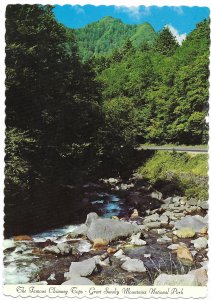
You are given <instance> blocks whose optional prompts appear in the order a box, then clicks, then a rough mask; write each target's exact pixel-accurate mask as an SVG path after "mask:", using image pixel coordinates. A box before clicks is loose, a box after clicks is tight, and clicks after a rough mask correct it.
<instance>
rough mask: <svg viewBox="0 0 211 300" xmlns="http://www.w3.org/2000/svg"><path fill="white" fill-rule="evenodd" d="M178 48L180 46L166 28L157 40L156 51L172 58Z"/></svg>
mask: <svg viewBox="0 0 211 300" xmlns="http://www.w3.org/2000/svg"><path fill="white" fill-rule="evenodd" d="M178 46H179V44H178V42H177V40H176V38H175V37H174V36H173V34H172V33H171V31H170V29H169V28H168V27H164V28H163V30H162V31H161V32H160V34H159V35H158V37H157V39H156V42H155V50H156V51H158V52H159V53H161V54H163V55H166V56H171V55H172V54H174V52H175V51H176V49H177V47H178Z"/></svg>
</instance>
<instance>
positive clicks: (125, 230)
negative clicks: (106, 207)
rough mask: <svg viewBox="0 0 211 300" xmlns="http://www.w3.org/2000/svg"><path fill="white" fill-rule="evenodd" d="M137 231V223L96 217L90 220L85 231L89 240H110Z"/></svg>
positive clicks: (138, 229)
mask: <svg viewBox="0 0 211 300" xmlns="http://www.w3.org/2000/svg"><path fill="white" fill-rule="evenodd" d="M138 231H140V228H139V226H138V225H137V224H131V223H128V222H124V221H120V220H113V219H96V220H93V221H92V223H91V225H90V227H89V229H88V231H87V237H88V239H89V240H90V241H94V240H95V239H98V238H100V239H104V240H107V241H112V240H117V239H118V238H120V237H127V236H130V235H132V234H133V233H137V232H138Z"/></svg>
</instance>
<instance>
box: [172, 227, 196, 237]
mask: <svg viewBox="0 0 211 300" xmlns="http://www.w3.org/2000/svg"><path fill="white" fill-rule="evenodd" d="M173 233H174V234H175V235H176V236H178V237H179V238H192V237H194V236H195V234H196V233H195V231H194V230H193V229H192V228H189V227H185V228H181V229H179V230H176V231H174V232H173Z"/></svg>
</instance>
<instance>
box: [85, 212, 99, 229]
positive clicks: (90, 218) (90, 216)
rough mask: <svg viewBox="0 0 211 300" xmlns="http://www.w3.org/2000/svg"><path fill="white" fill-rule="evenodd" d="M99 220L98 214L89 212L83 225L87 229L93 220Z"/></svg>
mask: <svg viewBox="0 0 211 300" xmlns="http://www.w3.org/2000/svg"><path fill="white" fill-rule="evenodd" d="M98 218H99V216H98V214H96V213H95V212H91V213H89V214H88V215H87V217H86V222H85V225H86V226H87V227H89V226H90V225H91V223H92V222H93V221H95V220H97V219H98Z"/></svg>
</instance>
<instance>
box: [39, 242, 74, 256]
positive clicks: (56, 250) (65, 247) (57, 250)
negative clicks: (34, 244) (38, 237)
mask: <svg viewBox="0 0 211 300" xmlns="http://www.w3.org/2000/svg"><path fill="white" fill-rule="evenodd" d="M43 251H44V252H48V253H52V254H60V255H65V254H66V255H67V254H71V253H72V247H71V246H70V245H69V244H68V243H59V244H57V245H55V246H47V247H45V248H44V249H43Z"/></svg>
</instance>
